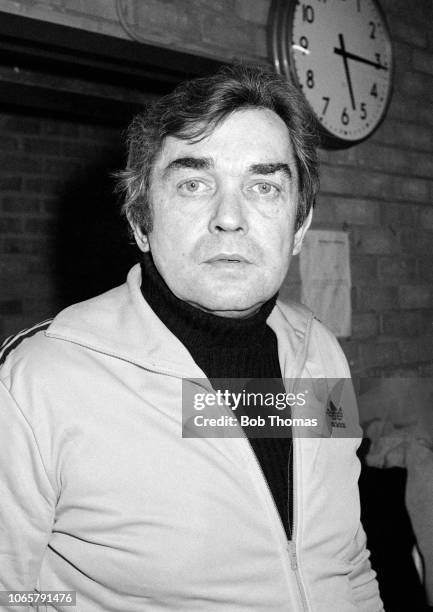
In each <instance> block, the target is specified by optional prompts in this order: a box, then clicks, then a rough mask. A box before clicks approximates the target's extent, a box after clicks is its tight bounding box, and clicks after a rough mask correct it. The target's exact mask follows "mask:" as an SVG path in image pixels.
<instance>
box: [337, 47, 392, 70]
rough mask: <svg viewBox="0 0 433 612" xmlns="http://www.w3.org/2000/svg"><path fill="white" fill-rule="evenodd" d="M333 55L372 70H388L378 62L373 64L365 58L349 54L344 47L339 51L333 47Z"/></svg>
mask: <svg viewBox="0 0 433 612" xmlns="http://www.w3.org/2000/svg"><path fill="white" fill-rule="evenodd" d="M334 53H336V54H337V55H341V56H342V57H343V58H347V59H351V60H354V61H355V62H361V63H362V64H368V65H369V66H373V67H374V68H377V69H378V70H388V68H387V66H383V65H382V64H380V63H379V62H373V61H371V60H369V59H367V58H366V57H361V56H360V55H355V53H350V52H349V51H346V49H345V48H344V47H343V48H341V49H339V48H338V47H334Z"/></svg>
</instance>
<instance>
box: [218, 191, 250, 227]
mask: <svg viewBox="0 0 433 612" xmlns="http://www.w3.org/2000/svg"><path fill="white" fill-rule="evenodd" d="M209 230H210V231H211V232H212V233H218V232H239V233H243V234H246V233H247V232H248V222H247V218H246V210H245V203H244V202H243V198H242V194H240V193H236V192H235V191H228V190H226V191H224V192H222V193H220V194H219V195H218V198H217V199H216V200H215V206H214V208H213V210H212V217H211V219H210V223H209Z"/></svg>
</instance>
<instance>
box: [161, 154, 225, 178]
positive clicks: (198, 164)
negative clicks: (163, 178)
mask: <svg viewBox="0 0 433 612" xmlns="http://www.w3.org/2000/svg"><path fill="white" fill-rule="evenodd" d="M212 167H213V161H212V159H211V158H210V157H178V158H177V159H173V161H171V162H170V163H169V164H168V165H167V166H166V167H165V168H164V175H167V174H168V173H169V172H170V170H175V169H177V168H192V169H193V170H209V168H212Z"/></svg>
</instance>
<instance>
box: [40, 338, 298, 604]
mask: <svg viewBox="0 0 433 612" xmlns="http://www.w3.org/2000/svg"><path fill="white" fill-rule="evenodd" d="M51 337H54V338H58V339H61V340H64V341H66V342H72V343H73V344H78V345H79V346H83V347H84V348H87V349H89V350H93V351H96V352H97V353H100V354H102V355H107V356H109V357H114V358H116V359H121V360H122V361H125V362H127V363H130V364H132V365H135V366H137V367H140V368H143V370H146V371H148V372H153V373H156V374H165V375H166V376H173V377H174V378H180V379H181V380H183V379H184V378H185V379H188V377H186V376H185V377H184V376H179V374H175V373H173V374H172V373H170V372H167V371H166V370H164V369H162V368H161V369H158V368H154V369H152V368H150V367H146V366H143V365H141V364H137V363H136V362H135V361H133V360H130V359H126V358H124V357H119V355H116V354H115V353H110V352H109V351H102V350H99V349H96V348H94V347H92V346H89V345H86V344H82V343H80V342H75V341H74V340H70V339H68V338H65V337H62V336H55V335H53V336H51ZM198 386H200V387H202V388H203V389H205V390H206V391H214V389H213V387H212V385H210V387H208V386H206V385H204V384H202V383H198ZM223 406H224V410H225V411H226V412H227V414H230V416H232V414H231V413H229V410H228V406H227V404H223ZM238 426H239V429H240V433H241V437H242V438H244V439H245V441H246V443H247V446H248V452H249V453H250V454H251V455H252V457H253V460H254V462H255V464H256V466H257V468H258V470H259V472H260V474H261V476H262V480H263V482H264V483H265V486H266V488H267V490H268V494H269V498H270V499H271V503H272V504H273V506H274V509H275V512H276V515H277V517H278V520H279V523H280V527H281V529H282V530H283V533H284V537H286V531H285V529H284V525H283V522H282V520H281V517H280V513H279V512H278V508H277V504H276V503H275V500H274V496H273V495H272V491H271V489H270V487H269V484H268V481H267V479H266V477H265V475H264V473H263V470H262V466H261V465H260V462H259V460H258V459H257V455H256V453H255V452H254V449H253V447H252V446H251V444H250V441H249V440H248V437H247V436H246V434H245V431H244V430H243V428H242V427H241V425H240V424H239V423H238ZM294 443H295V438H292V448H291V451H290V454H291V455H293V454H294V453H293V446H294ZM291 463H292V462H291V461H290V455H289V473H290V464H291ZM294 473H295V470H294V469H293V468H292V470H291V473H290V476H291V482H290V484H291V492H292V494H291V496H290V495H289V503H291V504H292V512H293V514H292V516H293V521H292V525H290V520H289V532H290V535H291V537H292V539H291V540H287V552H288V555H289V558H290V567H291V569H292V571H293V573H294V574H295V578H296V584H297V586H298V591H299V598H300V600H301V605H302V609H303V610H304V611H305V612H308V603H307V599H306V596H305V592H304V588H303V585H302V582H301V578H300V576H299V568H298V559H297V554H296V544H295V533H296V532H295V525H296V520H295V518H296V512H295V504H294V497H295V475H294Z"/></svg>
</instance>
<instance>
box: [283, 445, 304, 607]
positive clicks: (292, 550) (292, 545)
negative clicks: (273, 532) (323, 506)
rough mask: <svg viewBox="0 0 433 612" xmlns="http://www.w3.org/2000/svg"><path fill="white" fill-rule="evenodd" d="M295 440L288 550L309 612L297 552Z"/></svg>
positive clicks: (292, 461) (291, 564) (300, 591)
mask: <svg viewBox="0 0 433 612" xmlns="http://www.w3.org/2000/svg"><path fill="white" fill-rule="evenodd" d="M295 441H296V438H295V437H293V438H292V449H291V453H290V459H291V461H290V464H291V466H292V469H291V477H292V499H291V502H292V517H293V519H292V531H291V536H292V537H291V540H289V541H288V542H287V552H288V554H289V557H290V566H291V568H292V570H293V573H294V574H295V579H296V584H297V586H298V591H299V597H300V600H301V605H302V609H303V610H304V611H305V612H308V610H309V607H308V602H307V596H306V595H305V589H304V585H303V584H302V580H301V576H300V573H299V565H298V555H297V552H296V533H297V529H296V527H297V523H298V521H297V518H298V517H297V511H296V504H295V490H296V475H295V474H296V470H295V466H294V460H295V453H294V448H295Z"/></svg>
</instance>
